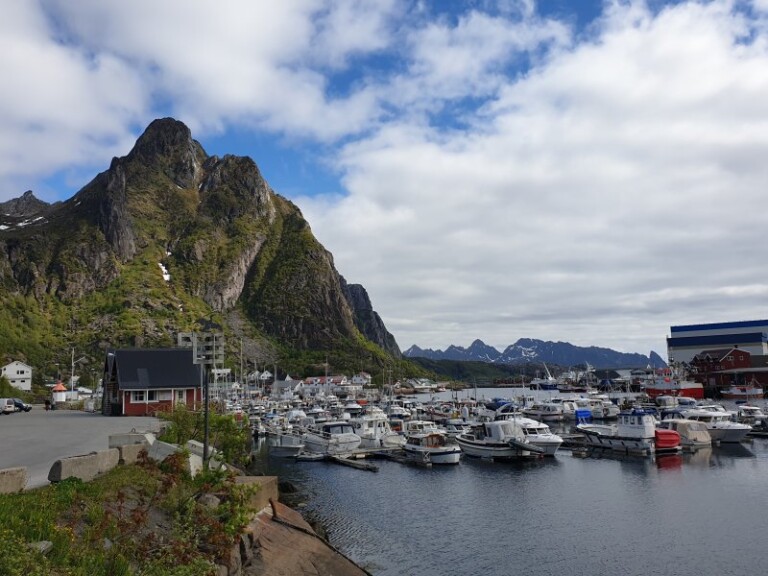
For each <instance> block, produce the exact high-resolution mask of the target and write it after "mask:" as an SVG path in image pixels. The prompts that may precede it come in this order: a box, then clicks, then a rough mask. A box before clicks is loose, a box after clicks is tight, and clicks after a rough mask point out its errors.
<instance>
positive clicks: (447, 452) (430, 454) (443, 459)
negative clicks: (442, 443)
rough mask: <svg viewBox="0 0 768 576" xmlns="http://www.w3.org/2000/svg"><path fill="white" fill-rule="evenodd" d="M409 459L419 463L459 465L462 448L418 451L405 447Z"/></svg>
mask: <svg viewBox="0 0 768 576" xmlns="http://www.w3.org/2000/svg"><path fill="white" fill-rule="evenodd" d="M403 451H404V452H405V454H406V456H407V457H408V458H411V459H413V460H415V461H417V462H422V461H424V462H431V463H432V464H458V463H459V460H461V448H459V447H458V446H453V447H446V448H445V449H418V448H414V447H409V446H408V445H406V446H404V447H403Z"/></svg>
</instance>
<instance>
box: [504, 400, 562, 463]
mask: <svg viewBox="0 0 768 576" xmlns="http://www.w3.org/2000/svg"><path fill="white" fill-rule="evenodd" d="M494 420H496V421H499V420H507V421H511V422H514V423H515V425H516V426H519V427H520V430H521V431H522V433H523V437H524V439H525V441H526V442H527V443H529V444H531V445H533V446H538V447H539V448H541V449H542V455H544V456H554V455H555V453H556V452H557V449H558V448H560V445H561V444H562V443H563V438H562V437H561V436H558V435H557V434H554V433H553V432H552V431H551V430H550V429H549V426H547V425H546V424H544V423H543V422H540V421H538V420H535V419H534V418H528V417H527V416H525V415H524V414H521V413H520V412H501V411H500V410H497V412H496V417H495V418H494Z"/></svg>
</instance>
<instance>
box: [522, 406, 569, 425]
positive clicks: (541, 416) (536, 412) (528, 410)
mask: <svg viewBox="0 0 768 576" xmlns="http://www.w3.org/2000/svg"><path fill="white" fill-rule="evenodd" d="M522 412H523V414H525V415H526V416H529V417H530V418H533V419H535V420H540V421H542V422H560V421H561V420H562V419H563V417H564V416H563V408H562V406H561V405H559V404H557V403H555V402H534V403H533V404H531V405H530V406H526V407H525V408H523V410H522Z"/></svg>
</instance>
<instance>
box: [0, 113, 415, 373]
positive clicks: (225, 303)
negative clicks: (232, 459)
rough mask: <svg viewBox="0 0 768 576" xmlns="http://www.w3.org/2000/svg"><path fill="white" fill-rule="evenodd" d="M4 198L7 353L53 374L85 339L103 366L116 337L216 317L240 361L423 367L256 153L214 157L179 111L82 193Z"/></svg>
mask: <svg viewBox="0 0 768 576" xmlns="http://www.w3.org/2000/svg"><path fill="white" fill-rule="evenodd" d="M22 200H23V201H22ZM0 209H1V210H0V212H2V213H3V215H2V216H0V305H1V306H0V325H2V326H3V330H0V354H1V355H3V356H4V357H5V358H8V359H10V358H14V359H22V360H24V361H26V362H28V363H30V364H31V365H33V367H36V368H38V369H39V370H40V371H42V372H44V373H47V374H51V373H52V372H54V371H55V369H54V368H53V366H54V364H55V363H56V362H58V363H59V364H60V365H66V363H67V359H68V358H69V354H70V351H71V348H73V347H74V348H75V349H76V350H77V351H78V352H77V353H78V355H86V356H88V357H89V358H90V362H91V365H90V367H91V369H93V368H94V367H95V366H97V365H98V363H100V362H101V360H102V359H103V353H104V352H105V351H106V350H107V349H108V348H113V347H127V346H147V347H150V346H172V345H174V344H175V342H176V334H177V333H178V332H180V331H199V330H201V326H202V325H203V323H205V322H210V321H213V322H214V323H215V324H217V325H218V326H221V330H222V332H223V333H224V334H225V335H226V336H227V342H228V344H229V346H230V358H232V359H233V360H232V362H233V364H235V365H237V363H239V362H240V357H241V354H240V351H241V350H242V356H243V357H244V361H245V362H249V363H253V364H256V365H258V366H264V365H267V364H268V365H270V366H271V365H272V364H280V366H281V367H282V368H283V369H284V370H289V371H292V372H294V373H297V372H302V371H304V370H307V369H314V370H318V369H319V368H318V367H319V366H321V365H323V366H324V364H325V362H329V363H330V364H331V366H332V370H333V369H335V370H360V369H363V370H368V371H369V372H371V373H376V372H381V371H382V369H383V367H384V366H385V365H389V366H393V365H396V366H398V367H399V368H400V370H402V371H403V372H405V373H408V372H410V373H419V372H420V370H419V369H417V368H411V367H410V366H411V365H410V364H409V363H407V362H406V363H403V361H402V360H401V358H400V351H399V349H398V348H397V344H396V343H395V341H394V338H393V337H392V335H391V334H389V333H388V332H387V331H386V329H385V328H384V326H383V323H382V322H381V321H380V318H378V315H376V314H375V312H373V310H372V308H371V307H370V301H369V300H368V299H367V294H365V293H364V292H365V291H364V289H362V287H360V286H355V285H349V286H348V285H347V284H346V282H345V281H344V279H343V278H342V277H341V276H340V275H339V273H338V272H337V271H336V269H335V267H334V264H333V258H332V256H331V254H330V253H329V252H328V251H326V250H325V249H324V248H323V247H322V246H321V245H320V243H319V242H318V241H317V240H316V239H315V237H314V235H313V234H312V231H311V229H310V227H309V225H308V223H307V222H306V221H305V220H304V218H303V216H302V215H301V212H300V211H299V209H298V208H297V207H296V206H295V205H293V204H292V203H291V202H289V201H288V200H286V199H285V198H282V197H281V196H279V195H278V194H276V193H275V192H274V191H273V190H272V189H271V188H270V187H269V185H268V184H267V183H266V181H265V180H264V178H263V177H262V175H261V173H260V172H259V169H258V167H257V166H256V164H255V163H254V162H253V160H251V159H250V158H244V157H235V156H229V155H228V156H224V157H223V158H219V157H216V156H208V155H207V154H206V153H205V151H204V150H203V148H202V147H201V146H200V144H199V143H198V142H196V141H195V140H193V139H192V137H191V134H190V131H189V129H188V128H187V127H186V126H185V125H184V124H182V123H181V122H178V121H176V120H173V119H170V118H166V119H162V120H156V121H154V122H153V123H152V124H150V126H149V127H148V128H147V129H146V131H145V132H144V134H142V136H141V137H140V138H139V139H138V141H137V142H136V145H135V146H134V148H133V149H132V150H131V151H130V153H129V154H128V155H127V156H125V157H122V158H114V159H113V160H112V163H111V165H110V167H109V169H108V170H106V171H104V172H102V173H101V174H99V175H98V176H96V177H95V178H94V179H93V180H92V181H91V182H90V183H88V184H87V185H86V186H85V187H83V189H82V190H80V191H79V192H78V193H77V194H76V195H75V196H73V197H72V198H70V199H69V200H67V201H66V202H59V203H56V204H53V205H49V204H46V203H44V202H40V201H38V200H36V199H34V196H30V193H27V194H25V196H24V197H22V199H16V200H14V201H11V202H10V203H5V204H3V205H0ZM361 291H362V294H363V297H360V294H361ZM350 294H356V295H357V296H355V297H354V298H352V297H350ZM356 306H357V308H356ZM360 307H362V309H361V308H360ZM372 319H373V320H372ZM377 321H378V322H377Z"/></svg>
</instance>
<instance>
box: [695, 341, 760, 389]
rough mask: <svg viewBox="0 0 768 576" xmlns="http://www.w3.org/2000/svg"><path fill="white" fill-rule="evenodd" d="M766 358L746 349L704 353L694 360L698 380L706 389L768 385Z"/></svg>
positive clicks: (718, 350) (697, 355)
mask: <svg viewBox="0 0 768 576" xmlns="http://www.w3.org/2000/svg"><path fill="white" fill-rule="evenodd" d="M766 364H767V362H766V356H765V355H762V354H759V355H758V354H751V353H750V352H749V351H747V350H745V349H743V348H738V347H734V348H719V349H715V350H702V351H701V352H700V353H698V354H696V355H695V356H694V357H693V358H692V359H691V363H690V366H691V369H692V371H693V376H694V379H695V380H696V381H697V382H701V383H702V384H704V386H705V387H709V388H716V389H723V388H728V387H730V386H734V385H736V386H743V385H745V384H760V385H762V386H766V385H768V365H766Z"/></svg>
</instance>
